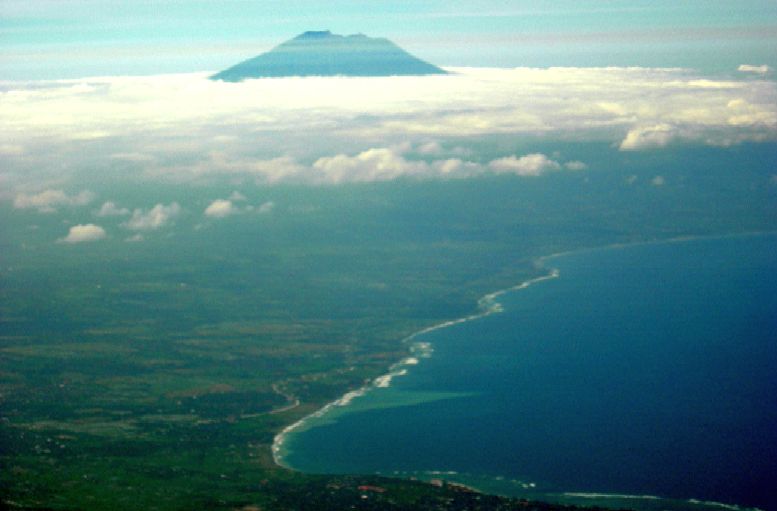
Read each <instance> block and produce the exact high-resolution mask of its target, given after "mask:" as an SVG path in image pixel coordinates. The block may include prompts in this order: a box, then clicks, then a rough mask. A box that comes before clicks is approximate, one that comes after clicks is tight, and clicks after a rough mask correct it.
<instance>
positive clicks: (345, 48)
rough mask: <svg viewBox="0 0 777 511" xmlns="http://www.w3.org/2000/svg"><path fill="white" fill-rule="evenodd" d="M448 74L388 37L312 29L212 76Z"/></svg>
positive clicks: (234, 78) (231, 78) (239, 78)
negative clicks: (345, 34)
mask: <svg viewBox="0 0 777 511" xmlns="http://www.w3.org/2000/svg"><path fill="white" fill-rule="evenodd" d="M429 74H446V71H444V70H442V69H440V68H439V67H437V66H434V65H432V64H429V63H428V62H424V61H423V60H421V59H418V58H416V57H414V56H413V55H411V54H409V53H408V52H406V51H405V50H403V49H402V48H400V47H399V46H397V45H395V44H394V43H392V42H391V41H389V40H388V39H383V38H372V37H368V36H366V35H364V34H352V35H348V36H342V35H339V34H333V33H332V32H330V31H329V30H321V31H308V32H303V33H302V34H300V35H298V36H296V37H294V38H293V39H289V40H288V41H286V42H283V43H281V44H279V45H278V46H276V47H275V48H273V49H272V50H270V51H268V52H267V53H263V54H261V55H259V56H257V57H254V58H252V59H249V60H246V61H244V62H241V63H239V64H237V65H235V66H232V67H230V68H229V69H225V70H224V71H221V72H220V73H217V74H215V75H213V76H211V79H213V80H223V81H227V82H239V81H242V80H245V79H248V78H262V77H282V76H399V75H429Z"/></svg>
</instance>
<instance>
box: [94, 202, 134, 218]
mask: <svg viewBox="0 0 777 511" xmlns="http://www.w3.org/2000/svg"><path fill="white" fill-rule="evenodd" d="M95 214H96V215H97V216H124V215H129V214H130V211H129V209H127V208H120V207H118V206H117V205H116V204H115V203H114V202H113V201H107V202H104V203H103V205H102V206H101V207H100V209H99V210H97V212H96V213H95Z"/></svg>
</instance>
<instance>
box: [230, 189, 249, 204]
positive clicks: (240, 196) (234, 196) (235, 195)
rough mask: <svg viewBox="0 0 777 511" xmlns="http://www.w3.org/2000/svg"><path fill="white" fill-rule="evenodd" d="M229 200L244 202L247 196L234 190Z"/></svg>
mask: <svg viewBox="0 0 777 511" xmlns="http://www.w3.org/2000/svg"><path fill="white" fill-rule="evenodd" d="M229 200H231V201H233V202H242V201H245V200H246V196H245V195H243V194H242V193H240V192H238V191H234V192H232V194H231V195H230V196H229Z"/></svg>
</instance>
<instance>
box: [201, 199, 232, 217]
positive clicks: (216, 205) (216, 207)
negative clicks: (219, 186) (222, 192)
mask: <svg viewBox="0 0 777 511" xmlns="http://www.w3.org/2000/svg"><path fill="white" fill-rule="evenodd" d="M237 211H238V210H237V208H235V205H234V204H232V201H230V200H226V199H216V200H214V201H213V202H211V203H210V205H209V206H208V207H207V208H205V212H204V214H205V216H209V217H211V218H224V217H227V216H229V215H233V214H235V213H237Z"/></svg>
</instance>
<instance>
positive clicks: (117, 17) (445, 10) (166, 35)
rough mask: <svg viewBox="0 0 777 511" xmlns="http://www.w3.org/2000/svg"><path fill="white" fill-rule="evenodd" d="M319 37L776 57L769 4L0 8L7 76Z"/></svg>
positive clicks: (709, 60)
mask: <svg viewBox="0 0 777 511" xmlns="http://www.w3.org/2000/svg"><path fill="white" fill-rule="evenodd" d="M321 29H329V30H332V31H333V32H337V33H355V32H363V33H365V34H368V35H372V36H384V37H388V38H390V39H392V40H394V41H395V42H397V43H398V44H400V45H402V46H403V47H405V48H406V49H408V50H409V51H411V52H412V53H415V54H416V55H418V56H420V57H422V58H424V59H426V60H429V61H432V62H434V63H436V64H439V65H453V66H502V67H513V66H538V67H547V66H601V65H619V66H622V65H640V66H683V67H693V68H697V69H700V70H703V71H706V72H727V71H733V70H734V69H736V67H737V66H738V65H739V64H743V63H748V64H769V65H770V66H772V67H774V64H775V61H777V57H775V55H777V2H775V1H774V0H742V1H739V2H730V1H717V0H704V1H701V0H685V1H682V0H679V1H678V0H673V1H666V0H650V1H645V0H632V1H619V0H595V1H594V0H555V1H547V0H546V1H521V0H519V1H511V2H506V1H494V0H479V1H467V2H464V1H452V0H447V1H442V0H416V1H413V2H397V1H384V0H373V1H370V2H357V1H351V0H339V1H338V0H333V1H329V2H312V1H306V0H303V1H288V0H286V1H278V0H265V1H246V0H223V1H220V2H212V1H202V0H186V1H184V0H156V1H150V0H132V1H129V0H127V1H116V0H2V2H0V38H1V40H2V50H1V51H2V53H1V54H0V55H1V57H0V59H1V60H0V65H2V71H3V75H4V78H7V79H8V78H9V79H43V78H75V77H81V76H92V75H104V74H110V75H124V74H155V73H169V72H189V71H215V70H219V69H222V68H224V67H227V66H229V65H231V64H233V63H235V62H237V61H239V60H242V59H245V58H248V57H251V56H253V55H256V54H258V53H261V52H262V51H266V50H268V49H270V48H271V47H272V46H274V45H276V44H278V43H280V42H282V41H283V40H285V39H288V38H290V37H293V36H294V35H296V34H298V33H300V32H303V31H305V30H321Z"/></svg>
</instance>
